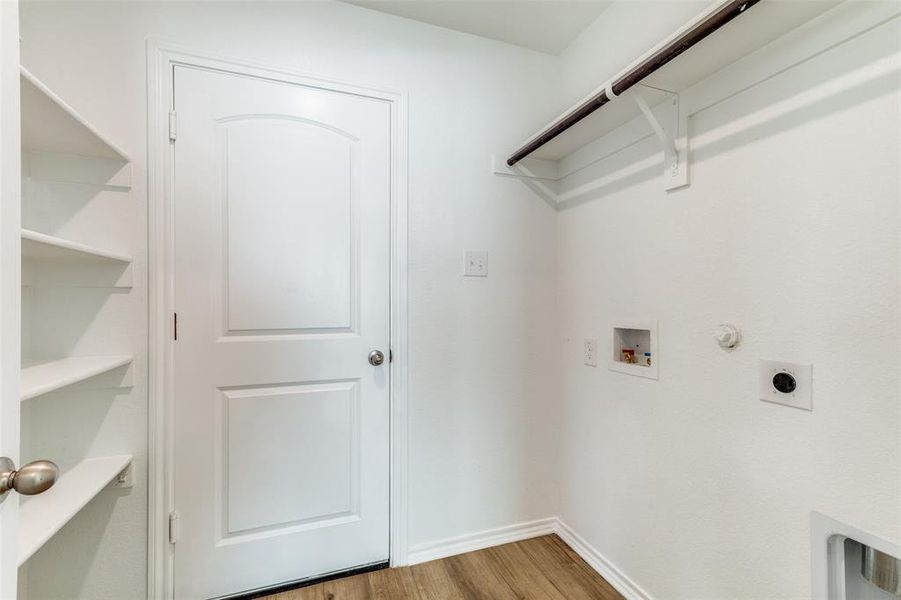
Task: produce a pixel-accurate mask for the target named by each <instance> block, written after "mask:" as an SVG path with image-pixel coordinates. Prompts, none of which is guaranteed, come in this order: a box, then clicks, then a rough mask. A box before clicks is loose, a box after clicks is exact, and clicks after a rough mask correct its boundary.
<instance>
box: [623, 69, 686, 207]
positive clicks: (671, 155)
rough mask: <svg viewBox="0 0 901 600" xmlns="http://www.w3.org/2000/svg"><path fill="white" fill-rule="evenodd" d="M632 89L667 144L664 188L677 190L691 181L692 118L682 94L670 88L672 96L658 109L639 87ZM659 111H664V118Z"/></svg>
mask: <svg viewBox="0 0 901 600" xmlns="http://www.w3.org/2000/svg"><path fill="white" fill-rule="evenodd" d="M639 87H643V86H641V85H640V84H639V85H637V86H635V88H633V89H632V90H630V91H629V94H630V95H631V96H632V99H633V100H634V101H635V103H636V104H637V105H638V108H639V109H640V110H641V113H642V114H643V115H644V118H645V119H646V120H647V122H648V124H649V125H650V126H651V129H653V130H654V134H655V135H656V136H657V139H658V140H659V141H660V145H661V146H662V147H663V179H664V189H666V190H667V191H669V190H674V189H677V188H680V187H684V186H686V185H688V119H687V118H686V117H684V116H683V114H682V113H681V111H680V108H679V94H676V93H673V92H667V93H668V94H669V96H670V97H669V98H668V99H667V100H666V101H665V102H664V103H663V104H664V105H665V106H663V105H661V106H662V108H661V109H660V110H659V111H657V112H655V110H654V109H653V108H651V106H650V105H649V104H648V101H647V100H646V99H645V97H644V96H643V95H642V94H641V92H640V91H639V90H638V89H637V88H639ZM658 113H662V119H663V122H661V117H658Z"/></svg>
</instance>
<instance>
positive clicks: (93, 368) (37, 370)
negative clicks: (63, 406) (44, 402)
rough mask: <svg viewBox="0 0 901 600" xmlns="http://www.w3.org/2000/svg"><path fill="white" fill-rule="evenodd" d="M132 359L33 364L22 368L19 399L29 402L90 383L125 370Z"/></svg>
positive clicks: (74, 358) (118, 357)
mask: <svg viewBox="0 0 901 600" xmlns="http://www.w3.org/2000/svg"><path fill="white" fill-rule="evenodd" d="M133 359H134V358H133V357H132V356H128V355H116V356H72V357H69V358H63V359H61V360H54V361H49V362H42V363H35V364H32V365H29V366H24V367H23V368H22V374H21V382H22V393H21V399H22V400H28V399H30V398H34V397H36V396H40V395H41V394H46V393H48V392H52V391H54V390H58V389H61V388H64V387H66V386H69V385H72V384H73V383H78V382H79V381H84V380H85V379H90V378H91V377H95V376H97V375H100V374H102V373H106V372H107V371H112V370H113V369H116V368H118V367H122V366H125V365H127V364H129V363H131V361H132V360H133Z"/></svg>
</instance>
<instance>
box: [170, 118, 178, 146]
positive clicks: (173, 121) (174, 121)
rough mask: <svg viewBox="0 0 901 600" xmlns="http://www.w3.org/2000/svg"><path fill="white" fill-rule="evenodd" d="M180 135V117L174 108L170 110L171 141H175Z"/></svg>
mask: <svg viewBox="0 0 901 600" xmlns="http://www.w3.org/2000/svg"><path fill="white" fill-rule="evenodd" d="M177 136H178V118H177V116H176V114H175V111H174V110H170V111H169V141H171V142H174V141H175V138H176V137H177Z"/></svg>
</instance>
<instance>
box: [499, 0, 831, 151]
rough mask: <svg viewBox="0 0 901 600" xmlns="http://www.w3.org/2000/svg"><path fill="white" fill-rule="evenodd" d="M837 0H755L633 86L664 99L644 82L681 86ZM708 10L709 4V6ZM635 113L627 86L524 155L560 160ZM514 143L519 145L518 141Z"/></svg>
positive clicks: (651, 101)
mask: <svg viewBox="0 0 901 600" xmlns="http://www.w3.org/2000/svg"><path fill="white" fill-rule="evenodd" d="M839 3H840V2H839V1H838V0H810V1H807V2H779V1H764V2H759V3H757V4H755V5H754V6H752V7H751V8H750V9H748V10H747V12H745V13H744V14H742V15H740V16H738V17H736V18H735V19H734V20H733V21H731V22H730V23H727V24H726V25H725V26H723V27H722V28H721V29H719V30H718V31H716V32H714V33H712V34H711V35H710V36H708V37H707V38H706V39H704V40H701V41H700V42H699V43H698V44H697V45H695V46H694V47H692V48H690V49H688V50H687V51H686V52H684V53H682V54H681V55H679V56H677V57H676V58H675V59H673V60H672V61H670V62H669V63H668V64H666V65H665V66H663V67H662V68H660V69H659V70H658V71H656V72H655V73H653V74H652V75H650V76H648V77H646V78H645V79H644V80H642V81H641V85H642V86H645V87H642V88H638V89H640V90H641V92H642V94H643V95H645V97H646V98H647V100H648V104H649V105H650V106H652V107H653V106H655V105H657V104H659V103H660V102H662V101H663V100H665V99H666V98H667V94H665V93H663V92H655V91H654V90H652V89H649V88H659V89H661V90H667V91H669V92H677V93H678V92H681V91H682V90H685V89H687V88H689V87H691V86H692V85H694V84H696V83H698V82H699V81H701V80H703V79H705V78H706V77H709V76H710V75H712V74H713V73H716V72H717V71H719V70H721V69H723V68H724V67H726V66H728V65H730V64H732V63H734V62H735V61H737V60H739V59H741V58H743V57H745V56H747V55H748V54H750V53H751V52H753V51H755V50H757V49H759V48H762V47H763V46H765V45H767V44H769V43H770V42H772V41H774V40H776V39H778V38H780V37H782V36H783V35H785V34H786V33H788V32H789V31H791V30H793V29H795V28H797V27H799V26H801V25H803V24H804V23H806V22H807V21H810V20H811V19H813V18H815V17H817V16H818V15H820V14H822V13H824V12H826V11H827V10H829V9H831V8H833V7H835V6H836V5H838V4H839ZM717 6H718V5H717ZM710 10H713V7H712V8H711V9H710ZM706 14H708V12H706V11H705V13H703V14H702V15H699V16H698V18H697V19H695V20H693V21H692V22H690V23H686V25H685V26H684V27H683V28H682V29H680V30H679V31H677V32H674V33H673V34H672V35H671V36H670V37H668V38H667V39H665V40H663V41H661V42H660V43H659V44H658V45H657V46H655V47H654V48H651V49H650V50H648V52H647V53H646V54H645V55H643V56H641V57H639V58H637V59H636V60H635V61H634V62H633V63H632V64H631V65H629V67H627V68H626V69H624V70H623V71H622V73H625V72H626V71H628V70H629V69H630V68H632V66H634V65H637V64H638V63H640V62H641V61H642V60H643V59H644V58H646V57H647V56H650V55H652V54H653V53H654V52H655V51H656V50H657V49H658V48H660V47H663V46H665V45H667V44H668V43H669V42H671V41H672V40H674V39H675V38H677V37H678V36H679V35H680V34H681V33H682V32H683V31H684V30H685V29H686V28H688V27H689V26H691V25H692V24H694V22H695V21H697V20H700V19H701V18H703V16H705V15H706ZM619 77H620V74H617V75H616V76H614V77H611V78H610V80H609V81H610V82H612V81H615V80H617V79H619ZM606 85H607V82H605V83H604V85H601V86H599V87H598V88H597V89H596V90H595V91H594V92H592V93H591V94H589V96H588V97H590V96H593V95H595V94H596V93H598V92H600V91H601V90H602V89H604V88H605V87H606ZM588 97H586V98H584V99H582V100H580V101H579V102H577V103H576V104H574V105H573V106H572V107H571V108H569V109H567V110H566V111H564V112H563V113H562V115H560V116H558V117H556V118H555V119H554V120H552V121H551V122H550V123H548V125H546V126H545V127H543V128H542V129H541V130H540V131H539V132H537V133H535V134H534V135H532V136H530V137H529V138H528V139H527V140H525V141H524V142H523V144H525V143H526V142H527V141H529V140H531V139H533V138H535V137H537V136H538V135H540V134H541V133H542V132H543V131H545V130H546V129H548V128H549V127H551V126H552V125H553V124H555V123H556V122H557V121H559V120H561V119H562V118H563V117H564V116H565V115H567V114H569V113H570V112H572V111H573V110H574V109H575V108H577V107H578V106H580V105H581V104H582V102H584V100H586V99H587V98H588ZM640 114H641V112H640V110H639V109H638V107H637V106H636V104H635V102H634V100H633V99H632V98H630V97H628V92H626V93H625V94H623V95H622V96H620V97H618V98H615V99H613V100H611V101H610V102H608V103H607V104H606V105H605V106H603V107H601V108H600V109H598V110H596V111H595V112H594V113H592V114H591V115H590V116H588V117H587V118H585V119H583V120H582V121H580V122H579V123H577V124H576V125H574V126H573V127H571V128H570V129H568V130H566V131H565V132H564V133H562V134H560V135H559V136H557V137H556V138H554V139H553V140H552V141H550V142H548V143H547V144H545V145H544V146H542V147H541V148H539V149H538V150H536V151H535V152H533V153H532V154H530V155H529V158H538V159H544V160H550V161H559V160H561V159H563V158H565V157H567V156H569V155H570V154H572V153H573V152H575V151H576V150H578V149H580V148H582V147H583V146H585V145H586V144H588V143H590V142H592V141H594V140H596V139H598V138H600V137H602V136H604V135H606V134H607V133H609V132H611V131H613V130H614V129H616V128H617V127H619V126H621V125H623V124H625V123H627V122H629V121H631V120H632V119H634V118H635V117H637V116H638V115H640ZM517 147H519V145H518V146H517ZM505 158H506V157H505Z"/></svg>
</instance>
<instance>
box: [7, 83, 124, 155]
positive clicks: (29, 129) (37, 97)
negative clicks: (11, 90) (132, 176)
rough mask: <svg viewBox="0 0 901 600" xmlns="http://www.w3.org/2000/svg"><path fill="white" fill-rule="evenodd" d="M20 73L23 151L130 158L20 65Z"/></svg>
mask: <svg viewBox="0 0 901 600" xmlns="http://www.w3.org/2000/svg"><path fill="white" fill-rule="evenodd" d="M20 74H21V78H20V85H21V89H22V148H23V149H24V150H39V151H43V152H53V153H56V154H75V155H78V156H96V157H99V158H112V159H118V160H121V161H122V162H130V161H131V159H129V158H128V155H127V154H125V152H123V151H122V150H121V149H119V147H118V146H116V145H115V144H114V143H112V142H111V141H109V140H108V139H107V138H106V137H104V136H103V134H101V133H100V132H99V131H98V130H97V128H96V127H94V126H93V125H91V124H90V123H89V122H88V120H87V119H85V118H84V117H82V116H81V115H79V114H78V113H77V112H75V109H73V108H72V107H71V106H69V105H68V104H67V103H66V102H64V101H63V99H62V98H60V97H59V96H57V95H56V94H55V93H53V91H52V90H50V88H48V87H47V86H46V85H45V84H44V83H43V82H42V81H40V80H39V79H38V78H37V77H35V76H34V75H32V74H31V73H30V72H29V71H28V70H27V69H25V68H24V67H22V69H21V70H20Z"/></svg>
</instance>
